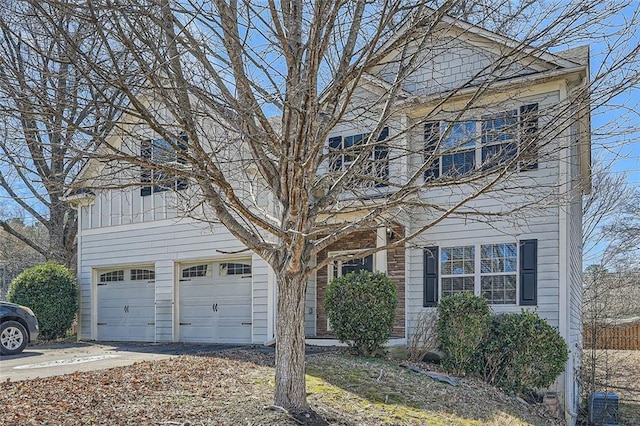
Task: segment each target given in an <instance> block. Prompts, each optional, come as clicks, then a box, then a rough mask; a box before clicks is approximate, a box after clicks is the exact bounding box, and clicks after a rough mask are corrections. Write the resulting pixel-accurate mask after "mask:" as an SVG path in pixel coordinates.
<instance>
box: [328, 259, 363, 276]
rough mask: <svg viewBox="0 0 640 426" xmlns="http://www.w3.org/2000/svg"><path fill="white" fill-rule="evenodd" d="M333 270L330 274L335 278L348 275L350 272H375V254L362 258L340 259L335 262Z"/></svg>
mask: <svg viewBox="0 0 640 426" xmlns="http://www.w3.org/2000/svg"><path fill="white" fill-rule="evenodd" d="M332 266H333V271H332V274H331V275H330V276H332V277H333V278H337V277H341V276H343V275H347V274H348V273H349V272H358V271H369V272H373V255H372V254H370V255H369V256H367V257H364V258H362V259H351V260H338V261H336V262H333V265H332Z"/></svg>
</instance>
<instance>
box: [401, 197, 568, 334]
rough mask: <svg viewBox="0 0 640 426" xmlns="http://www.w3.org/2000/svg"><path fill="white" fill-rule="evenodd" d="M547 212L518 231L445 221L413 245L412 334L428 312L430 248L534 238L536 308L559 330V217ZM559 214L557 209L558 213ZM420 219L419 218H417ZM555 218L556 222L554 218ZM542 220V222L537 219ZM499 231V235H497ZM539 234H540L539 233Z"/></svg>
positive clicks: (497, 224)
mask: <svg viewBox="0 0 640 426" xmlns="http://www.w3.org/2000/svg"><path fill="white" fill-rule="evenodd" d="M552 210H553V209H547V211H546V214H543V215H542V216H544V217H545V220H542V221H540V220H538V224H535V223H533V222H531V223H528V225H527V226H526V227H525V228H524V229H523V228H518V227H516V226H514V225H513V223H511V222H510V221H504V220H503V221H494V222H493V223H491V224H489V223H483V222H475V221H467V222H466V224H465V223H464V221H461V220H459V219H451V220H449V219H446V220H444V221H443V222H441V223H440V224H438V225H436V226H434V227H432V228H430V229H429V230H427V231H426V232H424V233H423V234H422V235H421V236H420V237H418V238H417V239H416V240H414V241H413V242H412V246H414V248H411V249H409V250H407V274H408V279H407V292H408V298H407V300H408V305H409V306H408V307H407V309H408V322H409V333H410V334H411V333H412V332H413V328H412V327H414V319H415V318H416V317H417V315H419V314H420V312H422V311H423V310H424V309H425V308H423V306H422V301H423V250H422V248H421V247H427V246H434V245H437V246H440V247H444V246H460V245H474V244H486V243H493V242H510V241H516V240H523V239H531V238H535V239H537V240H538V305H537V306H536V307H535V308H534V309H535V310H536V312H537V313H538V314H539V315H540V316H541V317H543V318H545V319H547V320H548V321H549V323H550V324H551V325H553V326H558V321H559V317H558V298H559V264H558V255H559V227H558V226H559V223H558V220H557V213H556V215H555V216H554V215H553V214H552V213H551V211H552ZM555 211H556V212H557V209H555ZM414 217H417V215H414ZM554 217H555V220H553V218H554ZM538 219H539V218H538ZM423 224H424V223H423V222H421V221H420V220H414V221H412V222H411V224H410V228H411V229H410V230H416V229H419V227H420V226H421V225H423ZM498 230H499V231H498ZM538 230H540V232H538ZM495 310H496V311H500V312H509V311H511V312H519V311H520V310H521V307H520V306H514V307H504V306H501V307H496V308H495Z"/></svg>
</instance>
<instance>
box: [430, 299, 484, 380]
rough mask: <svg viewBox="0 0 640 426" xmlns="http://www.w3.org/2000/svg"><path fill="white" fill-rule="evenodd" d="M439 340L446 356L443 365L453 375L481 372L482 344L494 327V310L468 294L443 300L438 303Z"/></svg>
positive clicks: (481, 300) (482, 300)
mask: <svg viewBox="0 0 640 426" xmlns="http://www.w3.org/2000/svg"><path fill="white" fill-rule="evenodd" d="M437 309H438V338H439V340H440V345H441V346H442V350H443V351H444V353H445V357H444V359H443V360H442V365H443V366H444V367H445V368H446V369H447V370H449V371H451V372H452V373H454V374H459V375H464V374H473V373H476V372H478V371H480V370H481V368H480V367H481V365H482V357H481V355H482V350H481V347H482V344H483V342H484V339H485V337H486V334H487V332H488V331H489V326H490V324H491V309H490V308H489V305H488V304H487V301H486V300H485V299H484V298H482V297H477V296H474V295H473V294H471V293H469V292H461V293H456V294H454V295H453V296H447V297H443V298H442V300H441V301H440V303H438V307H437Z"/></svg>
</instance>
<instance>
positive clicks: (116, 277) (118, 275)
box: [100, 269, 124, 283]
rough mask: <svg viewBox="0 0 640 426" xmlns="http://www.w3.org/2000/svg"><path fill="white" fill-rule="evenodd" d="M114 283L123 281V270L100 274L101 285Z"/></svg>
mask: <svg viewBox="0 0 640 426" xmlns="http://www.w3.org/2000/svg"><path fill="white" fill-rule="evenodd" d="M116 281H124V270H123V269H119V270H117V271H110V272H105V273H104V274H100V282H101V283H111V282H116Z"/></svg>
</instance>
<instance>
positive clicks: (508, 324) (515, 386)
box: [484, 311, 568, 395]
mask: <svg viewBox="0 0 640 426" xmlns="http://www.w3.org/2000/svg"><path fill="white" fill-rule="evenodd" d="M567 358H568V350H567V344H566V343H565V341H564V339H563V338H562V336H560V334H559V333H558V331H557V330H556V329H555V328H553V327H552V326H551V325H549V324H548V323H547V322H546V321H545V320H543V319H542V318H540V317H539V316H538V315H537V314H536V313H534V312H526V311H522V312H521V313H519V314H516V313H509V314H502V315H497V316H495V317H494V318H493V320H492V323H491V331H490V333H489V338H488V339H487V342H486V344H485V345H484V377H485V380H486V381H487V382H489V383H491V384H494V385H496V386H498V387H500V388H502V389H503V390H505V391H508V392H513V393H517V394H523V395H527V394H533V393H534V392H535V391H536V390H538V389H543V388H546V387H548V386H550V385H551V384H552V383H553V382H554V380H555V379H556V377H558V375H559V374H560V373H562V372H563V371H564V368H565V363H566V362H567Z"/></svg>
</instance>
